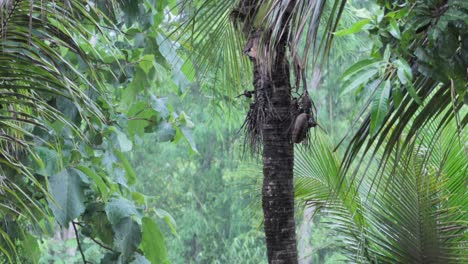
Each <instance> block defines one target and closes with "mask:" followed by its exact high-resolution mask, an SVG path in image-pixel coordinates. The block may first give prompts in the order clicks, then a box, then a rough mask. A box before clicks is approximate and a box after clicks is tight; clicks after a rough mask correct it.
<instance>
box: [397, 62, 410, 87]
mask: <svg viewBox="0 0 468 264" xmlns="http://www.w3.org/2000/svg"><path fill="white" fill-rule="evenodd" d="M393 64H394V65H395V66H396V67H397V75H398V79H399V80H400V82H401V84H403V85H406V84H407V83H411V82H413V72H412V71H411V67H410V66H409V64H408V62H406V61H405V60H404V59H403V58H401V59H398V60H395V61H394V62H393Z"/></svg>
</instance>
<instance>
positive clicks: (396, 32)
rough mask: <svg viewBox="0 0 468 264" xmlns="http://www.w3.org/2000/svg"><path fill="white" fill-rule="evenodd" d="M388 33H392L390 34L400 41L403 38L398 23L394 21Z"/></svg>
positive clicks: (391, 22)
mask: <svg viewBox="0 0 468 264" xmlns="http://www.w3.org/2000/svg"><path fill="white" fill-rule="evenodd" d="M388 31H389V32H390V34H392V36H393V37H394V38H396V39H400V38H401V33H400V28H399V27H398V24H397V22H396V21H395V20H394V19H392V20H391V21H390V25H389V29H388Z"/></svg>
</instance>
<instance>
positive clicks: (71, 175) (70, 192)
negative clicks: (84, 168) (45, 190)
mask: <svg viewBox="0 0 468 264" xmlns="http://www.w3.org/2000/svg"><path fill="white" fill-rule="evenodd" d="M79 174H82V172H81V171H79V170H76V169H64V170H62V171H61V172H59V173H57V174H55V175H53V176H52V177H50V179H49V187H50V193H51V195H52V198H53V199H54V200H53V201H49V206H50V208H51V210H52V212H53V213H54V216H55V218H56V219H57V222H58V223H59V224H60V225H61V226H67V224H68V223H69V222H70V221H72V220H73V219H75V218H77V217H78V216H80V215H81V213H83V212H84V209H85V206H84V201H85V196H84V187H83V182H82V180H81V178H80V175H79Z"/></svg>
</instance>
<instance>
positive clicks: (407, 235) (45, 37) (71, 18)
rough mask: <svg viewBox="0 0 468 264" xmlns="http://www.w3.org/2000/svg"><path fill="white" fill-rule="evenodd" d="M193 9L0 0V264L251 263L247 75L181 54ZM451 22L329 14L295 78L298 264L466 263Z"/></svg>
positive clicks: (459, 65)
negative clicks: (302, 87)
mask: <svg viewBox="0 0 468 264" xmlns="http://www.w3.org/2000/svg"><path fill="white" fill-rule="evenodd" d="M195 2H196V3H195V5H194V6H192V8H194V9H193V10H192V9H190V7H187V6H185V5H186V4H187V3H186V2H184V1H176V0H160V1H158V0H138V1H132V0H120V1H104V0H102V1H101V0H93V1H91V0H89V1H85V0H65V1H20V0H3V1H0V12H1V14H0V24H1V28H0V33H1V39H0V50H1V53H0V138H1V143H0V148H1V149H0V161H1V167H0V194H1V198H0V220H1V221H0V235H1V236H0V262H2V263H267V258H266V246H265V242H264V240H265V237H264V233H263V227H262V224H263V219H262V217H263V215H262V209H261V193H260V190H261V182H262V164H261V159H260V158H259V156H258V155H257V154H256V153H253V152H251V151H250V149H249V146H248V140H246V138H245V134H244V131H243V130H242V126H243V124H244V119H245V117H246V114H247V110H248V107H249V105H250V103H251V101H250V99H249V98H247V97H246V96H239V95H241V94H242V93H244V92H245V91H246V90H250V89H251V88H250V87H251V84H252V77H251V76H250V72H251V69H249V68H242V67H241V66H242V65H244V64H243V63H240V62H239V63H238V64H226V65H237V66H236V67H232V68H226V67H224V64H222V63H220V64H218V65H213V64H210V63H209V62H208V63H207V62H205V61H203V59H204V58H205V57H203V56H199V55H197V54H196V52H197V50H196V47H195V45H194V46H192V45H191V44H193V43H194V42H193V38H195V39H197V38H203V36H200V35H193V34H190V30H187V29H186V28H185V29H184V30H180V28H181V27H184V23H183V21H185V20H184V19H186V18H187V17H189V16H190V14H191V12H196V11H194V10H196V7H198V6H203V5H209V4H210V2H205V1H195ZM214 2H216V3H223V2H226V3H227V2H235V1H212V2H211V3H214ZM324 4H325V5H326V8H325V9H324V12H325V13H326V12H330V11H331V10H330V9H332V8H333V5H332V4H329V3H324ZM327 5H329V6H328V9H327ZM213 6H214V8H213V10H215V11H214V12H221V13H225V16H226V19H228V18H229V16H230V14H229V10H227V9H223V5H221V4H218V5H216V4H213ZM434 6H437V7H440V9H434ZM215 8H219V9H215ZM216 10H218V11H216ZM441 10H442V11H441ZM426 11H427V14H428V15H427V17H424V16H423V15H421V14H426V13H424V12H426ZM467 11H468V5H467V3H466V2H465V1H455V0H453V1H412V0H407V1H369V0H357V1H348V2H347V3H346V5H345V6H344V8H343V11H342V14H341V18H340V23H339V25H338V28H337V29H336V31H335V32H334V33H333V34H334V36H335V37H334V40H333V44H332V46H331V48H330V51H329V54H328V56H327V59H326V61H324V62H323V64H322V65H321V67H320V68H319V67H316V65H313V67H310V68H309V69H310V71H308V72H307V74H306V78H307V82H309V83H311V84H312V85H310V86H309V89H308V91H309V94H310V96H311V98H312V99H313V101H314V104H315V107H316V109H317V112H316V113H315V115H316V120H317V123H318V124H319V126H317V127H315V128H313V129H312V130H311V135H310V141H309V142H310V143H309V144H307V145H304V146H303V145H297V146H296V149H295V153H296V161H295V169H294V171H295V198H296V213H295V214H296V217H295V218H296V225H297V228H296V232H297V241H298V242H297V243H298V252H299V263H304V264H306V263H339V262H346V263H350V262H353V263H354V262H358V263H397V262H399V263H429V262H427V261H428V260H434V262H430V263H463V262H465V261H468V259H467V258H468V257H467V256H468V252H467V243H466V238H467V226H468V224H467V223H468V219H467V215H468V214H467V213H466V211H467V209H468V196H467V195H466V184H467V181H468V177H467V176H468V173H467V170H468V154H467V149H466V146H467V133H466V128H465V125H466V123H467V122H468V118H467V116H468V115H467V111H466V110H467V108H466V104H467V93H466V90H467V86H466V76H467V72H466V69H467V64H468V54H467V53H466V49H467V46H468V43H467V41H468V36H467V34H468V33H467V24H468V22H467V21H468V17H467ZM418 12H419V13H418ZM434 12H436V13H434ZM437 12H439V13H437ZM223 21H224V20H223ZM207 26H210V25H207ZM421 32H422V33H421ZM199 34H208V33H206V31H200V33H199ZM213 34H220V33H219V32H217V33H216V32H215V33H213ZM223 34H224V35H222V36H223V37H225V38H226V39H230V38H234V40H235V41H233V42H232V43H235V42H236V41H239V42H240V41H241V40H236V38H235V37H233V33H232V32H229V31H226V32H223ZM421 34H423V35H424V37H421ZM420 39H424V41H425V42H424V43H430V45H428V46H427V47H428V48H427V49H422V48H419V49H418V47H417V45H415V43H418V42H417V41H419V40H420ZM320 41H321V40H320V39H319V42H320ZM230 43H231V42H230ZM238 44H239V43H238ZM305 44H306V43H304V45H305ZM216 45H219V46H221V47H222V48H226V47H225V46H223V45H225V44H224V43H213V44H212V45H208V46H207V47H211V46H216ZM239 45H240V46H242V45H241V44H239ZM206 52H211V51H210V50H208V51H206ZM213 52H214V53H215V54H217V53H216V52H215V50H213ZM410 53H411V54H410ZM408 54H409V55H408ZM230 56H231V57H230ZM233 57H234V54H224V57H223V59H225V60H228V59H232V60H235V61H236V60H247V57H246V56H244V57H243V58H233ZM408 57H411V58H417V59H418V61H419V69H418V70H416V71H418V72H420V73H421V74H422V75H424V76H431V77H433V78H435V80H436V81H435V83H436V84H435V85H433V86H431V87H432V88H431V89H432V90H425V88H424V85H425V84H426V83H427V82H424V81H421V80H420V79H417V77H416V76H415V74H414V72H415V71H414V69H412V67H414V64H413V61H412V60H410V59H408ZM405 58H406V59H405ZM422 62H424V64H423V63H422ZM207 65H209V66H207ZM229 71H236V72H238V74H239V75H242V77H241V78H236V79H233V78H230V76H231V75H229V74H227V72H229ZM389 71H390V72H391V73H390V74H388V72H389ZM389 76H390V77H389ZM434 76H436V77H434ZM447 76H448V77H447ZM382 80H383V81H382ZM413 82H414V83H415V85H413ZM447 83H448V86H446V84H447ZM442 89H445V90H447V91H448V93H447V94H445V93H444V94H442V92H441V91H442ZM445 90H444V91H445ZM447 96H448V97H447ZM434 98H444V100H445V101H437V100H436V99H434ZM410 101H411V102H413V101H414V102H416V104H415V105H417V106H421V108H414V109H413V108H411V109H413V110H411V111H409V112H410V113H411V116H409V117H405V118H406V119H404V120H403V121H401V122H404V123H405V124H406V123H408V124H415V125H414V126H413V125H410V126H408V127H405V128H403V129H402V130H401V131H403V132H401V133H402V135H403V136H400V137H398V139H394V138H392V137H391V135H390V134H388V135H385V136H384V137H383V139H384V140H382V141H379V144H378V146H377V147H376V146H375V145H373V146H371V147H370V148H371V149H372V150H371V152H372V151H374V149H375V151H374V152H373V154H372V156H371V157H369V156H366V155H364V154H362V153H361V154H359V155H358V158H357V160H359V159H360V162H362V163H363V164H364V165H362V166H359V165H350V167H351V169H349V170H346V173H344V172H343V170H342V164H343V162H345V161H346V157H348V156H347V152H346V150H347V146H353V145H352V143H353V142H356V141H355V140H354V139H353V137H352V136H354V135H355V133H359V131H360V130H359V129H360V127H361V126H360V125H361V124H362V123H363V122H369V124H370V128H369V129H368V133H369V134H370V135H372V136H374V135H376V134H377V133H379V130H380V128H383V127H386V126H387V122H389V120H390V119H389V118H386V116H387V114H388V115H390V114H392V113H393V112H391V111H392V109H394V108H396V109H398V106H399V105H402V106H401V107H402V109H403V107H407V106H409V107H412V106H411V105H410ZM427 105H430V106H433V107H434V108H437V109H438V110H440V112H437V114H431V113H432V112H428V111H427V110H424V109H425V108H423V106H427ZM395 106H396V107H395ZM421 115H425V116H426V117H427V118H425V119H424V122H423V121H421V119H420V118H419V117H420V116H421ZM367 117H369V119H367ZM391 126H394V129H395V130H398V129H399V128H400V127H398V126H396V125H395V123H393V124H390V125H389V127H391ZM389 130H391V129H389ZM389 130H387V133H390V132H388V131H389ZM369 131H370V132H369ZM407 138H410V139H411V143H408V142H407V141H406V139H407ZM246 142H247V144H246ZM387 144H392V146H395V145H397V146H401V148H403V149H405V151H401V152H399V151H394V149H393V148H391V149H388V148H386V147H385V146H386V145H387ZM397 149H398V147H397ZM382 164H385V165H382ZM337 186H340V187H341V188H336V187H337ZM337 192H338V193H337ZM442 260H444V261H445V260H446V261H448V262H443V261H442Z"/></svg>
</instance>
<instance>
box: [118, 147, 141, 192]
mask: <svg viewBox="0 0 468 264" xmlns="http://www.w3.org/2000/svg"><path fill="white" fill-rule="evenodd" d="M114 152H115V154H116V155H117V157H119V159H120V161H121V164H122V166H123V168H124V170H125V175H126V178H127V183H128V184H130V185H133V184H135V182H136V174H135V171H134V170H133V167H132V165H131V164H130V162H129V161H128V159H127V158H126V157H125V155H124V154H123V153H122V152H120V151H118V150H114Z"/></svg>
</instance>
